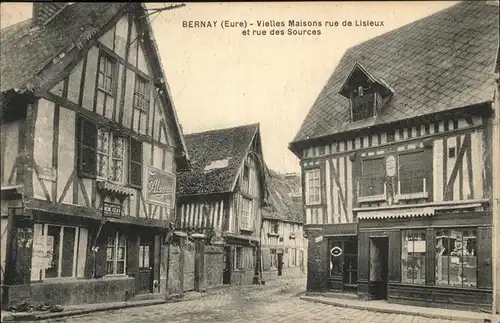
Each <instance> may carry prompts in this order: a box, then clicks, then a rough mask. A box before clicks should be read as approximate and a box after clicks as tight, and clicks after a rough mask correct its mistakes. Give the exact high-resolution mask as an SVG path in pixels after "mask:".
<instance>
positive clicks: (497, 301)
mask: <svg viewBox="0 0 500 323" xmlns="http://www.w3.org/2000/svg"><path fill="white" fill-rule="evenodd" d="M496 83H497V88H496V90H495V100H494V101H493V120H492V125H491V127H492V135H493V138H492V156H493V158H492V162H493V165H492V167H493V169H492V173H493V174H492V177H493V178H492V186H493V191H492V215H493V223H492V239H493V241H492V250H491V252H492V258H493V266H492V271H493V277H492V279H493V281H492V283H493V304H492V313H493V314H494V315H495V314H497V313H498V312H500V177H499V172H500V165H499V164H500V159H499V157H500V102H499V101H500V100H499V97H498V96H499V92H500V83H499V74H498V72H497V73H496Z"/></svg>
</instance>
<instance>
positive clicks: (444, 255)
mask: <svg viewBox="0 0 500 323" xmlns="http://www.w3.org/2000/svg"><path fill="white" fill-rule="evenodd" d="M449 254H450V238H449V231H448V230H438V231H437V232H436V285H448V273H449V272H448V269H449V268H448V260H449Z"/></svg>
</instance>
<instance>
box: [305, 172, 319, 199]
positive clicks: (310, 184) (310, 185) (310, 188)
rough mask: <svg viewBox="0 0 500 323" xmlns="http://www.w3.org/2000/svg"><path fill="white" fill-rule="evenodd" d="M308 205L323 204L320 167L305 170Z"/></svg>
mask: <svg viewBox="0 0 500 323" xmlns="http://www.w3.org/2000/svg"><path fill="white" fill-rule="evenodd" d="M305 177H306V181H305V186H306V205H318V204H321V171H320V169H319V168H314V169H308V170H306V172H305Z"/></svg>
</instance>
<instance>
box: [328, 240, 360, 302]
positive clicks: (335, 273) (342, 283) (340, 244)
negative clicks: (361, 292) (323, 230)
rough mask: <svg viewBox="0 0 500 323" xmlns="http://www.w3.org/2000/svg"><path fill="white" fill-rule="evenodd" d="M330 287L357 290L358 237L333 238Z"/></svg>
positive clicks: (331, 242)
mask: <svg viewBox="0 0 500 323" xmlns="http://www.w3.org/2000/svg"><path fill="white" fill-rule="evenodd" d="M329 258H330V289H333V290H342V291H346V292H357V288H358V239H357V237H339V238H331V239H330V244H329Z"/></svg>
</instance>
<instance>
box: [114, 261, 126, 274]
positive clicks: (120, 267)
mask: <svg viewBox="0 0 500 323" xmlns="http://www.w3.org/2000/svg"><path fill="white" fill-rule="evenodd" d="M116 274H117V275H123V274H125V262H124V261H118V262H117V264H116Z"/></svg>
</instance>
